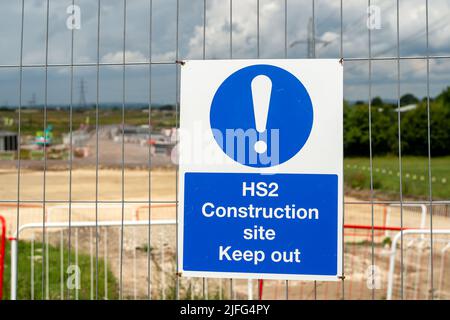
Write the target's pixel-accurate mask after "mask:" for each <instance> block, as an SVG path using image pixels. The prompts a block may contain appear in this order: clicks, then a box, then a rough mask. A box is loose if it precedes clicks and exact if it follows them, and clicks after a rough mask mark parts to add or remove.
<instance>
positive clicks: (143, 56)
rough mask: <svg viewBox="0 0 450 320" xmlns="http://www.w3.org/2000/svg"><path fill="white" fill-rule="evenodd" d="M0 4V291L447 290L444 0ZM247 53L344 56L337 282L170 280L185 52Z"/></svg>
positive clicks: (268, 295)
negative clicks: (2, 233) (1, 231)
mask: <svg viewBox="0 0 450 320" xmlns="http://www.w3.org/2000/svg"><path fill="white" fill-rule="evenodd" d="M0 11H1V12H2V13H3V12H4V13H5V14H4V19H2V23H3V21H4V24H3V26H4V27H3V28H0V29H1V30H0V35H1V36H2V38H4V39H5V41H6V43H7V45H6V47H7V48H8V50H2V51H1V52H0V80H1V81H0V83H1V86H0V175H1V177H2V179H1V185H0V216H2V217H4V218H5V221H6V222H5V226H6V236H7V237H6V238H7V241H6V243H5V253H4V254H3V255H2V253H1V252H0V255H1V258H2V259H3V260H4V270H3V298H6V299H13V298H17V299H92V300H95V299H180V298H192V299H247V298H252V299H257V298H258V297H261V298H262V299H325V300H330V299H450V279H449V277H450V275H449V274H448V272H447V270H448V267H449V263H450V261H449V259H450V258H449V256H450V254H449V252H448V251H449V250H450V245H449V236H448V234H447V233H446V231H445V230H448V229H450V189H448V186H449V183H450V182H449V181H450V180H449V179H450V175H449V170H448V168H449V166H448V154H449V153H448V150H447V149H446V145H448V143H447V140H448V139H447V138H448V125H447V124H446V123H444V125H442V122H441V121H445V119H447V118H446V117H448V112H447V111H446V110H447V109H446V108H447V107H448V106H449V105H450V100H449V99H448V90H447V91H445V90H444V91H442V89H443V88H445V87H447V86H448V71H449V70H450V68H449V67H450V65H449V61H450V52H449V51H450V49H449V48H448V43H449V41H448V34H449V29H448V28H449V27H450V23H449V20H448V14H449V12H450V7H449V4H448V3H447V1H444V0H442V1H429V0H414V1H411V4H410V3H409V1H408V3H407V1H400V0H386V1H376V0H354V1H343V0H341V1H333V2H325V1H321V0H299V1H294V0H248V1H247V0H246V1H235V0H227V1H222V0H195V1H188V0H170V1H159V0H142V1H133V0H111V1H106V0H65V1H57V0H19V1H14V2H6V1H3V2H2V3H1V4H0ZM411 17H415V18H414V19H412V18H411ZM383 21H386V22H383ZM411 21H414V23H412V24H411ZM6 47H5V48H6ZM248 58H252V59H259V58H277V59H285V58H293V59H295V58H308V59H315V58H333V59H342V60H341V61H342V63H343V64H344V78H345V79H344V81H345V82H344V96H345V102H344V110H345V111H344V112H345V115H344V119H345V121H346V123H344V131H345V132H344V136H345V146H344V149H345V153H346V158H345V165H344V173H345V179H344V180H345V181H344V185H345V199H344V223H343V224H344V228H343V230H342V232H343V239H344V241H343V242H344V243H343V248H342V250H343V270H344V277H343V278H342V279H340V280H339V281H337V282H319V281H284V280H267V281H264V282H260V281H258V280H251V281H249V280H246V279H213V278H209V279H203V278H185V277H180V276H179V274H178V273H177V272H178V265H177V249H178V248H177V233H176V229H177V222H176V221H177V218H178V214H179V213H178V210H177V209H178V198H177V194H178V193H177V191H178V187H179V186H178V171H177V170H178V168H177V163H178V162H177V161H178V158H177V157H178V155H177V153H176V145H177V142H178V139H179V134H178V131H177V129H178V127H179V125H178V116H179V109H180V108H182V107H183V106H180V101H179V100H180V93H179V90H180V88H179V79H180V60H184V59H200V60H205V59H248ZM440 90H441V91H440ZM410 91H411V92H417V94H416V96H420V95H421V96H422V97H421V98H420V99H419V98H416V99H414V98H415V97H411V95H409V93H410ZM384 94H386V95H388V96H389V97H388V98H386V99H384V98H383V101H381V100H382V99H381V98H380V97H379V96H383V95H384ZM405 96H406V97H405ZM413 96H414V95H413ZM412 110H415V111H414V112H416V113H414V114H413V113H412ZM356 127H358V128H359V129H358V130H359V131H358V130H357V129H356ZM446 139H447V140H446ZM442 141H444V142H442ZM446 150H447V151H446ZM168 220H170V221H171V222H170V223H169V222H167V221H168ZM164 221H166V222H167V223H165V224H164ZM0 267H1V266H0ZM0 295H1V292H0Z"/></svg>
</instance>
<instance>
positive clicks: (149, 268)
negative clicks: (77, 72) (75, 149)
mask: <svg viewBox="0 0 450 320" xmlns="http://www.w3.org/2000/svg"><path fill="white" fill-rule="evenodd" d="M152 33H153V0H150V11H149V39H148V55H149V64H148V140H147V141H148V221H149V224H148V234H147V237H148V243H147V298H148V299H149V300H151V299H152V280H151V279H152V278H151V276H152V273H151V271H152V265H151V262H152V261H151V235H152V232H151V223H150V222H151V221H152V209H151V203H152V144H151V139H152V127H151V112H152V92H153V91H152V53H153V47H152V44H153V42H152V35H153V34H152Z"/></svg>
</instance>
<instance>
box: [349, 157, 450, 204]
mask: <svg viewBox="0 0 450 320" xmlns="http://www.w3.org/2000/svg"><path fill="white" fill-rule="evenodd" d="M372 165H373V188H374V191H375V193H376V195H377V196H383V197H387V198H397V199H398V197H399V194H400V182H399V181H400V170H399V159H398V157H394V156H382V157H374V158H373V164H372ZM431 173H432V188H433V189H432V190H433V191H432V192H433V199H435V200H438V199H447V200H448V199H449V198H450V156H446V157H436V158H432V159H431ZM402 178H403V179H402V180H403V181H402V192H403V195H404V196H406V197H410V198H414V199H422V200H425V199H428V197H429V174H428V158H427V157H413V156H404V157H402ZM344 181H345V186H346V187H347V188H350V189H351V190H370V163H369V158H365V157H364V158H363V157H355V158H353V157H352V158H345V159H344Z"/></svg>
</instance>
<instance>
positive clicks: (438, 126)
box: [344, 87, 450, 156]
mask: <svg viewBox="0 0 450 320" xmlns="http://www.w3.org/2000/svg"><path fill="white" fill-rule="evenodd" d="M400 105H401V106H402V107H404V106H407V105H416V107H415V108H414V107H411V108H410V110H407V111H403V112H401V113H400V137H401V139H400V140H401V152H402V154H403V155H416V156H427V155H428V146H430V149H431V154H432V156H443V155H450V87H447V88H446V89H445V90H444V91H442V92H441V93H440V94H439V95H438V96H437V97H435V98H433V99H430V109H429V111H430V112H429V113H428V108H427V99H426V98H424V99H422V100H419V99H418V98H416V97H415V96H414V95H412V94H405V95H403V96H402V97H401V99H400ZM370 116H371V124H372V125H371V137H372V152H373V154H376V155H386V154H394V155H396V154H398V151H399V150H398V149H399V148H398V146H399V138H398V137H399V130H398V128H399V127H398V122H399V121H398V119H399V118H398V112H397V104H392V103H385V102H383V100H382V99H381V98H380V97H375V98H373V99H372V101H371V103H370ZM428 116H429V119H428ZM428 122H429V123H430V144H428ZM369 143H370V137H369V105H368V103H364V102H362V101H357V102H356V103H354V104H350V103H348V102H347V101H344V153H345V155H346V156H368V154H369V150H370V149H369V148H370V145H369Z"/></svg>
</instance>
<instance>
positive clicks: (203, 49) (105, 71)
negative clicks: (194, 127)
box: [0, 0, 450, 106]
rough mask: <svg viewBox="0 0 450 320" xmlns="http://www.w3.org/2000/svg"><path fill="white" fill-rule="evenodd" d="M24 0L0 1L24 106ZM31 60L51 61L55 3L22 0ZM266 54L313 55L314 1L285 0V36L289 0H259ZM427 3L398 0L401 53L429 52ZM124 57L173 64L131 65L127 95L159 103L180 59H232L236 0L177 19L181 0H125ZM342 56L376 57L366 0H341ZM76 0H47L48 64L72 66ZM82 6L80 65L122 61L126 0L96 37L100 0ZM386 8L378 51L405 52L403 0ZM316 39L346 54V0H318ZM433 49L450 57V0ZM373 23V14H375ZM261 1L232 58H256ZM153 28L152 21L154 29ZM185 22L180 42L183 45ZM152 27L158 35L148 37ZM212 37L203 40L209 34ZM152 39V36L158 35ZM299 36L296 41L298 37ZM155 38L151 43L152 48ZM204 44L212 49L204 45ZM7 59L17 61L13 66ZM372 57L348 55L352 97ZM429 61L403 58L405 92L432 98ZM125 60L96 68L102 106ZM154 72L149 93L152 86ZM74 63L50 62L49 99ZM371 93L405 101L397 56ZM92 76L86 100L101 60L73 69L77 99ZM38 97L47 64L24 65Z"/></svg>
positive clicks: (239, 14)
mask: <svg viewBox="0 0 450 320" xmlns="http://www.w3.org/2000/svg"><path fill="white" fill-rule="evenodd" d="M21 2H22V1H21V0H10V1H0V65H1V66H3V67H0V105H9V106H13V105H16V104H17V103H18V101H19V74H20V69H19V68H18V67H17V65H19V63H20V38H21V36H20V35H21V33H20V31H21ZM24 2H25V19H24V38H23V64H24V65H33V64H38V65H41V64H45V61H46V41H45V40H46V25H47V24H46V22H47V20H46V17H47V15H46V5H47V0H24ZM259 2H260V7H259V12H260V19H259V26H260V27H259V48H260V50H259V57H260V58H284V56H285V41H286V40H287V47H288V52H287V56H288V58H293V59H295V58H306V57H307V46H306V39H307V37H308V31H307V26H308V21H309V20H310V18H311V16H312V0H287V1H286V2H287V35H286V37H285V18H286V16H285V12H286V11H285V0H260V1H259ZM425 2H426V1H425V0H399V12H398V13H399V21H398V25H399V41H400V46H399V53H400V55H401V56H423V55H426V53H427V46H426V7H425ZM126 3H127V7H126V28H125V30H126V31H125V56H126V61H127V62H148V61H149V59H150V49H151V59H152V61H153V62H168V63H169V64H165V65H153V66H152V68H151V70H150V68H149V67H148V65H137V66H136V65H135V66H127V67H126V72H125V99H126V101H127V102H142V103H146V102H148V101H149V99H150V97H149V93H150V92H151V101H152V103H155V104H165V103H174V102H175V100H176V78H175V72H176V66H175V65H174V64H171V63H172V62H174V61H175V59H176V57H177V54H176V53H177V49H178V58H179V59H202V58H203V53H205V58H206V59H229V58H230V0H206V21H205V22H206V23H205V28H206V29H205V30H204V15H203V8H204V3H205V2H204V0H179V11H178V12H179V13H178V16H179V19H178V24H177V1H176V0H152V11H151V12H152V14H151V23H150V0H127V1H126ZM343 3H344V5H343V20H342V26H343V53H344V57H345V58H367V57H368V56H369V46H368V44H369V31H368V28H367V4H368V3H367V0H343ZM71 4H72V0H49V7H50V11H49V21H48V26H49V27H48V63H49V64H70V62H71V37H72V31H71V30H70V29H68V28H67V26H66V20H67V19H68V17H69V13H67V7H68V6H70V5H71ZM75 4H76V5H77V6H79V7H80V10H81V11H80V26H81V28H80V29H79V30H74V32H73V35H74V39H73V44H74V47H73V57H74V63H75V64H78V63H96V61H97V43H98V40H99V52H98V56H99V58H100V61H101V62H105V63H121V62H122V56H123V45H124V0H101V6H100V38H98V37H97V31H98V30H97V25H98V20H97V10H98V0H76V1H75ZM371 4H372V5H374V6H376V7H377V8H379V10H380V15H379V20H377V22H379V29H373V30H371V53H372V56H373V57H395V56H396V55H397V1H396V0H372V1H371ZM314 12H315V20H314V21H315V38H316V57H317V58H339V56H340V26H341V20H340V1H339V0H315V2H314ZM428 13H429V15H428V16H429V33H430V36H429V50H428V52H429V54H430V55H432V56H438V55H450V19H449V16H450V1H448V0H429V10H428ZM372 21H373V20H372ZM257 25H258V24H257V0H234V1H233V5H232V28H231V29H232V57H233V58H234V59H239V58H241V59H251V58H257V57H258V50H257V47H258V45H257V44H258V32H257V31H258V30H257ZM150 26H151V28H150ZM177 27H178V44H177ZM150 30H151V37H150ZM204 31H205V34H206V37H205V38H204V37H203V34H204ZM150 38H151V42H150ZM295 41H298V42H299V43H298V44H296V45H293V46H291V44H292V43H294V42H295ZM150 43H151V45H150ZM204 44H205V46H204ZM5 66H9V67H5ZM368 70H369V64H368V62H367V61H346V62H345V65H344V97H345V99H347V100H351V101H355V100H367V99H368V95H369V92H368V91H369V89H368V88H369V86H368V84H369V71H368ZM426 70H427V64H426V60H402V61H401V62H400V79H401V83H400V91H401V94H404V93H407V92H412V93H413V94H415V95H416V96H418V97H419V98H421V97H424V96H425V95H426V90H427V86H426V76H427V74H426ZM122 71H123V70H122V67H121V66H101V67H100V70H99V75H98V80H99V82H98V84H99V85H98V87H99V92H98V96H99V101H100V103H121V101H122V99H123V90H122V87H123V78H122V77H123V74H122ZM150 73H151V90H150V83H149V79H150ZM70 75H71V74H70V68H69V67H67V66H60V67H49V69H48V91H47V92H48V96H47V98H48V104H68V103H69V102H70V88H71V81H70V80H71V77H70ZM449 75H450V59H431V60H430V93H431V96H435V95H436V94H438V93H439V92H441V91H442V90H443V89H444V88H445V87H447V86H448V85H450V76H449ZM371 78H372V96H377V95H378V96H381V97H382V98H384V99H396V98H397V79H398V73H397V61H396V60H383V61H373V62H372V76H371ZM81 79H83V80H84V83H85V95H86V100H87V102H88V103H92V102H95V100H96V94H97V90H96V88H97V85H96V84H97V70H96V67H95V66H78V67H74V78H73V101H74V103H78V102H79V100H80V81H81ZM33 94H35V96H36V103H38V104H40V103H43V101H44V96H45V69H44V68H43V67H33V68H31V67H25V68H24V69H23V90H22V99H23V103H24V104H27V103H28V102H29V101H30V100H31V97H32V95H33Z"/></svg>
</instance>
